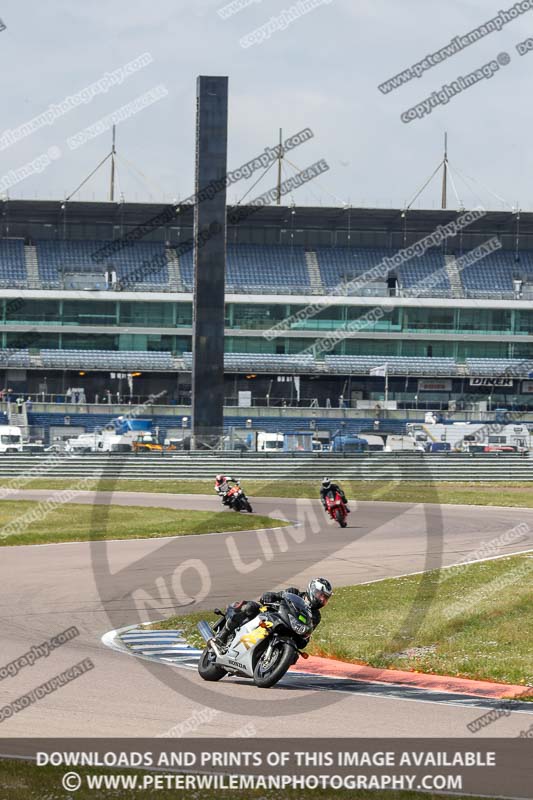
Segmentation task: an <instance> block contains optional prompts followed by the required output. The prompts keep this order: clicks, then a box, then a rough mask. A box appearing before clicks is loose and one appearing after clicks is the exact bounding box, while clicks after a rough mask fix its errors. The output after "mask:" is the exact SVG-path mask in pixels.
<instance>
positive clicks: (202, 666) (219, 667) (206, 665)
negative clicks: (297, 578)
mask: <svg viewBox="0 0 533 800" xmlns="http://www.w3.org/2000/svg"><path fill="white" fill-rule="evenodd" d="M215 613H217V614H219V615H220V616H221V619H220V620H218V621H217V622H216V623H215V625H214V626H213V628H211V626H210V625H209V623H207V622H205V621H204V620H202V621H201V622H199V623H198V630H199V631H200V633H201V635H202V637H203V639H205V641H206V647H205V650H204V651H203V653H202V656H201V658H200V662H199V664H198V672H199V674H200V676H201V677H202V678H203V679H204V681H219V680H220V679H221V678H223V677H224V676H225V675H238V676H240V677H243V678H251V679H252V680H253V682H254V683H255V685H256V686H259V687H261V688H264V689H266V688H269V687H270V686H274V684H275V683H277V682H278V681H279V680H281V678H283V676H284V675H285V673H286V672H287V670H288V669H289V667H291V666H292V665H293V664H296V662H297V661H298V658H299V657H300V656H302V657H303V658H308V655H307V653H303V652H302V650H301V648H302V647H305V645H306V644H307V641H308V639H309V637H310V636H311V633H312V632H313V621H312V618H311V614H310V612H309V609H308V607H307V605H306V604H305V602H304V601H303V600H302V598H301V597H299V596H298V595H297V594H292V593H291V592H283V593H282V597H281V600H280V601H279V603H274V604H270V605H268V606H261V607H260V610H259V614H258V615H257V616H256V617H254V619H252V620H250V621H249V622H246V623H245V624H244V625H242V626H241V627H240V628H237V630H236V631H235V634H234V636H233V639H232V640H231V641H230V642H229V643H228V645H227V646H226V647H224V648H222V647H221V646H220V645H219V644H217V641H216V638H215V637H216V632H217V631H218V630H220V629H221V628H222V626H223V625H224V624H225V620H226V615H225V614H223V613H222V612H221V611H219V610H218V609H215Z"/></svg>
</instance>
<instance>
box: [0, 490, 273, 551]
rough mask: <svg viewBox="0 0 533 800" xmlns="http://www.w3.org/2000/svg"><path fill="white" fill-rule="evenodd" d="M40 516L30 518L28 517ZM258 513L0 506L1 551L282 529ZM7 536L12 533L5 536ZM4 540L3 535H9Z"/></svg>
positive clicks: (12, 503)
mask: <svg viewBox="0 0 533 800" xmlns="http://www.w3.org/2000/svg"><path fill="white" fill-rule="evenodd" d="M31 514H33V515H37V514H39V515H40V518H39V519H35V516H34V517H33V519H30V515H31ZM286 524H287V523H286V522H282V521H279V520H275V519H272V518H271V517H263V516H260V515H257V514H246V515H245V514H232V513H230V512H229V511H226V512H213V511H175V510H173V509H167V508H143V507H139V506H108V505H95V506H91V505H81V504H73V503H68V504H64V505H61V506H58V507H56V508H53V509H52V510H50V511H47V510H46V506H45V505H43V504H42V503H38V502H35V501H30V500H21V501H19V500H17V501H13V500H4V501H2V502H0V546H4V547H7V546H10V545H21V544H45V543H50V542H80V541H96V540H104V539H141V538H142V539H152V538H156V537H160V536H187V535H190V534H199V533H221V532H225V531H240V530H256V529H262V528H272V527H278V526H280V525H286ZM10 531H14V532H11V533H9V532H10ZM8 533H9V535H6V534H8Z"/></svg>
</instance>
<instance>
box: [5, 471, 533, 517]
mask: <svg viewBox="0 0 533 800" xmlns="http://www.w3.org/2000/svg"><path fill="white" fill-rule="evenodd" d="M239 477H241V478H242V481H243V485H244V488H245V490H246V493H247V494H248V495H250V496H251V497H302V498H304V497H307V498H316V497H318V491H319V488H320V483H319V481H297V480H292V481H290V480H289V481H284V480H278V481H276V480H261V481H257V480H250V481H248V480H246V465H245V464H243V466H242V470H241V471H240V473H239ZM333 477H334V476H333ZM72 483H73V482H72V481H70V480H68V479H65V478H35V479H33V480H31V481H28V483H27V484H25V485H24V486H23V487H22V486H21V488H24V489H65V488H68V487H69V486H71V485H72ZM9 485H10V484H9V480H6V479H5V478H4V479H2V481H1V482H0V486H9ZM342 485H343V487H344V489H345V491H346V493H347V495H348V497H351V498H354V499H356V500H381V501H390V502H400V503H456V504H463V503H465V504H471V505H481V506H484V505H488V506H514V507H517V508H533V481H530V482H517V483H511V484H509V483H503V482H502V483H498V482H494V483H475V482H472V483H464V482H461V483H442V482H439V483H438V484H437V483H429V482H424V481H420V482H419V481H401V482H400V481H343V482H342ZM92 488H94V489H99V490H100V491H111V492H112V491H115V492H155V493H158V492H166V493H172V494H209V495H212V494H213V481H211V480H209V481H199V480H180V481H173V480H167V481H163V480H157V481H156V480H136V479H132V480H125V479H122V480H110V479H102V480H100V481H98V480H95V481H94V482H93V484H92Z"/></svg>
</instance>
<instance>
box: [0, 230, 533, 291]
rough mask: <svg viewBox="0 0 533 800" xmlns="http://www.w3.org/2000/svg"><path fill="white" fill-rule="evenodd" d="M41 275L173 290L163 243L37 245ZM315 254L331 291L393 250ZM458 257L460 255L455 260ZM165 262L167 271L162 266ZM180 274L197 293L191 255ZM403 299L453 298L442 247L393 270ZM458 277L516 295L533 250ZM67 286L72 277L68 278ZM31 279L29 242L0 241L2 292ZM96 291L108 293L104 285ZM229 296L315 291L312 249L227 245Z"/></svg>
mask: <svg viewBox="0 0 533 800" xmlns="http://www.w3.org/2000/svg"><path fill="white" fill-rule="evenodd" d="M34 244H35V248H36V254H37V264H38V274H39V278H40V281H41V286H42V288H44V289H59V288H62V287H63V286H64V285H65V284H64V281H65V276H66V275H67V276H68V275H69V274H70V275H73V274H83V273H85V274H87V275H89V274H92V275H98V276H102V275H103V272H104V270H105V268H106V267H111V268H114V269H115V271H116V273H117V277H118V278H119V280H121V281H122V283H123V288H127V289H130V290H131V289H133V290H135V289H138V290H147V291H150V290H154V291H170V284H169V270H168V265H167V263H166V252H165V244H164V243H163V242H145V241H139V242H134V243H132V244H131V246H129V247H125V248H124V249H122V250H118V251H117V252H115V253H113V254H112V255H110V256H109V257H106V258H104V259H103V261H102V262H101V263H98V262H96V261H95V260H94V255H95V253H97V252H98V251H99V250H101V249H102V248H103V247H105V246H106V245H108V244H110V242H107V241H96V240H88V239H87V240H70V239H69V240H37V241H36V242H34ZM312 252H313V254H314V255H316V259H317V263H318V268H319V273H320V281H319V285H320V283H321V286H322V287H323V290H324V292H326V293H327V292H331V291H332V290H333V289H334V288H335V287H337V286H339V285H342V283H343V282H345V281H349V280H352V279H354V278H357V277H359V276H361V275H363V274H364V273H365V272H367V271H368V270H370V269H372V267H375V266H376V265H377V264H379V263H380V262H381V261H382V260H383V259H384V258H391V257H392V256H393V255H394V254H395V251H394V250H392V249H386V248H370V247H369V248H362V247H359V248H357V247H317V248H316V249H315V250H313V251H312ZM454 255H455V257H456V259H459V258H460V255H461V254H460V253H455V254H454ZM161 263H162V264H163V266H161ZM179 267H180V269H179V273H180V277H181V283H182V286H183V289H184V290H185V291H192V288H193V253H192V250H191V251H188V252H186V253H183V254H181V255H180V256H179ZM393 270H394V274H395V276H396V277H397V280H398V289H399V294H400V295H402V296H407V297H409V296H420V297H431V296H434V297H442V296H451V295H452V292H451V287H450V283H449V279H448V275H447V273H446V270H445V261H444V255H443V253H442V251H441V250H439V249H432V250H428V251H427V252H426V253H425V254H424V255H423V256H421V257H416V256H415V257H413V258H412V259H410V260H409V261H407V262H405V263H403V264H401V265H400V266H398V267H394V268H393ZM459 273H460V278H461V281H462V284H463V287H464V291H465V296H466V297H472V298H474V297H489V298H490V297H491V296H495V295H498V296H503V297H509V298H512V297H514V287H513V278H519V279H522V280H526V281H527V282H529V283H530V284H531V283H533V250H523V251H520V253H519V258H518V260H517V259H516V258H515V254H514V253H513V252H512V251H503V250H500V251H498V252H496V253H492V254H490V255H488V256H486V257H484V258H483V259H481V260H480V261H478V262H476V263H474V264H471V265H469V266H467V267H464V268H463V269H461V267H460V264H459ZM386 279H387V275H386V274H382V276H381V277H379V278H378V279H377V281H373V282H369V283H367V284H366V285H365V286H361V287H359V288H358V289H357V291H356V292H354V294H360V295H376V294H377V295H379V294H385V293H386V292H387V287H386ZM67 282H68V278H67ZM27 283H28V277H27V270H26V263H25V252H24V241H23V239H10V238H5V239H0V287H2V288H8V287H9V288H24V287H25V286H27ZM93 288H104V284H103V281H102V283H101V284H100V283H99V284H98V285H97V286H96V285H95V286H94V287H93ZM226 290H227V291H228V292H250V293H258V294H265V293H273V294H276V293H280V292H283V293H284V294H289V295H290V294H296V293H298V294H307V293H310V292H311V291H315V293H316V285H315V286H314V287H312V286H311V283H310V275H309V270H308V265H307V261H306V249H305V248H304V247H303V246H301V245H294V246H289V245H256V244H228V246H227V272H226Z"/></svg>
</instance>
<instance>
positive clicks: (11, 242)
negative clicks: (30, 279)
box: [0, 239, 27, 289]
mask: <svg viewBox="0 0 533 800" xmlns="http://www.w3.org/2000/svg"><path fill="white" fill-rule="evenodd" d="M26 283H27V275H26V261H25V257H24V240H23V239H0V286H1V287H2V288H7V289H21V288H23V287H24V286H26Z"/></svg>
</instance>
